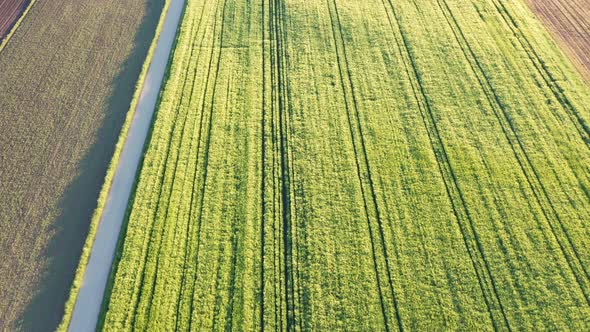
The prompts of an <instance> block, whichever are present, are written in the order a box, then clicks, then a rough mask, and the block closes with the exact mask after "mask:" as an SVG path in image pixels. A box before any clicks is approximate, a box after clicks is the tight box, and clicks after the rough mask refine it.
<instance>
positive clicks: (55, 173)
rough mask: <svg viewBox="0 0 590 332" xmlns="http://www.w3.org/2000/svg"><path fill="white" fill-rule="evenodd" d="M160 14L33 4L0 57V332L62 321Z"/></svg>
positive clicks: (154, 7)
mask: <svg viewBox="0 0 590 332" xmlns="http://www.w3.org/2000/svg"><path fill="white" fill-rule="evenodd" d="M163 4H164V0H123V1H117V0H105V1H94V0H51V1H50V0H38V1H37V2H36V3H35V5H34V6H33V7H32V9H31V10H30V11H29V12H28V13H27V15H26V17H25V18H24V20H23V21H22V22H21V24H20V26H19V28H18V29H17V30H16V32H15V34H14V35H13V36H12V37H11V40H10V43H8V44H7V45H6V47H5V48H4V49H3V50H2V51H0V68H2V69H1V70H0V96H1V98H0V110H1V112H0V130H1V132H2V135H0V165H1V167H0V230H2V231H1V232H0V331H5V330H10V331H13V330H25V331H37V330H43V331H49V330H54V329H55V328H56V327H57V325H58V324H59V322H60V320H61V318H62V314H63V308H64V303H65V301H66V299H67V296H68V293H69V289H70V287H71V283H72V279H73V276H74V273H75V270H76V267H77V264H78V260H79V257H80V254H81V250H82V247H83V244H84V241H85V238H86V234H87V232H88V227H89V223H90V219H91V216H92V213H93V211H94V209H95V207H96V201H97V198H98V194H99V191H100V188H101V186H102V184H103V180H104V177H105V174H106V170H107V167H108V164H109V162H110V159H111V157H112V154H113V151H114V149H115V143H116V141H117V139H118V135H119V132H120V129H121V126H122V125H123V121H124V119H125V116H126V113H127V111H128V109H129V104H130V101H131V99H132V97H133V93H134V91H135V85H136V81H137V79H138V76H139V73H140V71H141V68H142V65H143V62H144V59H145V57H146V54H147V51H148V48H149V45H150V43H151V41H152V39H153V36H154V33H155V28H156V25H157V23H158V20H159V17H160V14H161V10H162V7H163ZM0 16H2V15H0Z"/></svg>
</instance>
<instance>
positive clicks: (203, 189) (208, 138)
mask: <svg viewBox="0 0 590 332" xmlns="http://www.w3.org/2000/svg"><path fill="white" fill-rule="evenodd" d="M226 7H227V0H224V1H223V9H222V11H221V31H220V36H219V52H218V54H217V64H216V68H215V79H214V81H213V91H212V94H211V107H210V109H209V118H208V120H209V123H208V127H207V136H206V142H205V147H204V149H205V151H204V156H203V186H202V187H201V193H200V196H199V197H200V198H201V203H200V207H199V240H198V246H197V256H196V259H197V261H196V264H195V274H196V273H197V270H198V259H199V257H198V250H199V245H200V242H201V241H200V238H201V237H200V235H201V225H202V217H203V207H204V202H205V192H206V188H207V174H208V164H209V151H210V146H211V128H212V127H213V109H214V108H215V94H216V91H217V89H216V88H217V78H218V77H219V69H220V67H221V55H222V53H223V37H224V33H225V10H226ZM215 27H217V24H216V25H215ZM216 29H217V28H215V29H214V31H216ZM213 36H216V34H215V32H214V33H213ZM214 49H215V47H213V48H212V49H211V62H210V63H209V65H210V66H211V65H212V61H213V56H212V55H213V51H214ZM208 85H209V79H207V83H206V88H205V89H204V95H203V104H202V109H203V110H204V109H205V99H206V98H205V96H206V93H207V86H208ZM203 113H204V112H203ZM200 141H201V140H199V144H200ZM196 281H197V277H196V276H195V278H194V282H195V283H196ZM194 289H195V285H194V284H193V290H194ZM194 298H195V297H194V294H193V296H192V297H191V301H190V306H189V308H190V310H189V312H190V313H191V315H190V318H191V319H190V320H189V326H188V330H191V328H192V321H193V320H192V317H193V311H194Z"/></svg>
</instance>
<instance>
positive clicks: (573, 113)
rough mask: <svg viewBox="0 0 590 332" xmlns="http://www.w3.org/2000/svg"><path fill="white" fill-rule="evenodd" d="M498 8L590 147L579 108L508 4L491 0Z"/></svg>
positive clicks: (586, 127) (586, 128) (587, 146)
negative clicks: (553, 73) (508, 7)
mask: <svg viewBox="0 0 590 332" xmlns="http://www.w3.org/2000/svg"><path fill="white" fill-rule="evenodd" d="M489 1H490V2H491V3H492V4H493V5H494V7H495V8H496V10H497V11H498V14H499V15H500V17H502V21H503V22H504V23H505V24H506V26H507V27H508V28H509V29H510V31H511V32H512V34H513V35H514V37H516V40H518V43H519V45H520V46H521V47H522V49H523V50H524V51H525V53H526V54H527V57H528V58H529V60H530V61H531V63H532V64H533V66H534V67H535V69H536V70H537V72H538V73H539V75H540V76H541V77H542V79H543V81H544V83H545V85H546V86H547V87H548V88H549V90H551V92H552V93H553V96H554V97H555V99H557V101H558V102H559V104H561V105H562V107H563V108H564V110H565V111H566V114H567V115H568V117H569V119H570V121H571V122H572V124H573V125H574V127H575V128H576V130H577V131H578V134H579V135H580V138H581V139H582V141H584V143H586V148H588V149H590V127H589V126H588V124H587V123H586V121H585V120H584V118H582V116H581V115H580V113H579V112H578V110H577V109H576V108H575V107H574V105H572V103H571V102H570V100H569V98H568V97H567V96H566V95H565V92H564V90H563V88H562V87H561V86H560V85H559V83H558V81H557V79H556V78H555V77H554V76H553V75H552V74H551V72H550V71H549V68H547V65H546V64H545V62H544V61H543V60H542V59H541V57H540V56H539V54H538V53H537V52H536V51H535V48H534V47H533V46H532V44H531V42H530V41H529V40H528V39H527V37H526V36H525V35H524V34H523V33H522V31H520V29H519V28H518V23H516V20H515V19H514V17H513V16H512V15H511V14H510V12H509V11H508V9H507V8H506V6H505V5H504V4H503V3H502V2H498V1H497V0H489Z"/></svg>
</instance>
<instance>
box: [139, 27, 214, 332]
mask: <svg viewBox="0 0 590 332" xmlns="http://www.w3.org/2000/svg"><path fill="white" fill-rule="evenodd" d="M194 26H195V24H192V25H191V35H193V33H192V32H193V31H194ZM197 33H198V32H197ZM204 37H205V33H203V38H201V43H202V42H203V40H204ZM196 42H197V39H195V40H193V43H192V44H191V51H190V55H189V58H187V60H186V61H187V62H188V66H190V62H191V59H192V57H193V54H194V53H193V52H194V50H195V43H196ZM200 56H201V52H199V54H198V58H200ZM196 75H197V69H196V67H195V77H196ZM188 77H189V76H188V75H186V76H185V78H184V81H183V85H182V87H183V89H182V94H181V98H180V100H179V102H178V106H180V105H182V101H183V100H184V99H185V98H186V96H185V91H186V89H185V87H186V84H187V81H188ZM207 77H209V76H207ZM194 83H195V81H194V80H193V85H192V89H194ZM188 98H189V104H190V100H191V98H192V95H189V96H188ZM176 108H179V107H176ZM189 111H190V109H189V108H188V107H187V108H186V114H185V120H186V119H187V118H188V112H189ZM179 117H182V115H181V112H177V115H176V118H175V119H174V124H173V128H172V130H171V132H170V136H169V138H168V148H167V151H168V154H167V157H166V161H165V163H164V167H165V168H164V174H163V175H162V176H161V177H160V183H159V191H158V196H157V197H160V200H159V202H160V201H163V200H162V199H161V198H162V197H163V195H162V190H163V187H164V182H165V179H166V176H165V174H166V171H167V170H168V169H167V168H166V166H165V165H167V164H168V158H169V156H170V153H172V152H174V151H173V150H172V149H171V146H172V141H173V140H172V137H173V136H174V132H175V131H176V126H177V124H178V122H179ZM185 126H186V121H183V122H182V128H181V132H182V134H181V139H180V142H182V141H183V139H182V138H183V137H184V134H185ZM179 157H180V153H177V155H176V160H175V163H174V167H173V169H172V170H171V171H172V172H173V174H174V173H175V172H176V168H177V166H178V159H179ZM172 185H173V184H171V186H170V188H171V189H170V193H169V195H168V199H167V200H166V201H165V202H164V203H167V202H169V201H170V197H171V196H172ZM161 205H164V204H160V203H157V204H156V207H155V209H154V217H153V218H154V223H155V222H157V219H158V217H157V216H158V213H159V210H160V207H161ZM167 214H168V206H167V204H166V212H165V215H167ZM165 219H166V217H164V220H165ZM150 232H151V233H150V237H149V239H151V238H153V232H154V227H152V229H151V231H150ZM158 233H164V232H158ZM164 236H165V234H162V235H161V236H160V237H164ZM154 242H155V241H148V249H147V250H148V251H147V252H148V253H149V250H150V247H151V246H152V245H156V246H157V247H158V248H159V249H158V255H157V256H156V270H155V273H154V280H153V281H152V282H151V288H150V289H151V292H150V293H149V294H153V291H154V289H155V284H156V283H155V281H156V278H157V272H158V268H157V266H158V264H159V258H160V255H161V252H160V250H161V245H160V244H159V243H160V241H158V242H157V243H154ZM148 256H149V255H148V254H147V253H146V255H145V256H144V258H145V264H144V266H145V265H147V261H148ZM141 271H142V274H141V282H140V285H143V284H144V280H145V276H146V271H145V268H142V269H141ZM145 288H146V287H141V288H140V292H139V295H138V297H137V299H136V303H135V306H134V309H133V315H132V317H133V319H132V321H131V327H132V328H135V318H136V317H137V312H138V310H139V306H140V302H141V298H142V296H143V290H144V289H145ZM150 297H151V295H150ZM150 308H151V301H149V305H148V309H147V310H148V314H147V316H146V319H147V320H148V321H149V311H150V310H151V309H150ZM148 321H146V323H148Z"/></svg>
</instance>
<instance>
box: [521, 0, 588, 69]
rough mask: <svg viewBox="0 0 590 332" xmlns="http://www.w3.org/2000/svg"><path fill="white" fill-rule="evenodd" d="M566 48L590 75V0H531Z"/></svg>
mask: <svg viewBox="0 0 590 332" xmlns="http://www.w3.org/2000/svg"><path fill="white" fill-rule="evenodd" d="M528 2H529V3H530V5H531V8H532V9H533V11H534V12H535V13H536V14H537V15H539V17H540V18H541V20H542V21H543V23H545V25H546V26H547V27H548V28H549V29H550V30H551V32H552V33H553V34H554V35H555V36H556V37H557V38H559V39H560V40H561V41H562V43H563V44H565V45H564V46H565V48H566V51H568V53H569V54H570V55H571V56H572V57H573V59H574V61H575V62H577V63H578V64H579V67H580V68H581V70H582V72H583V74H584V75H585V76H586V78H590V2H589V1H588V0H528Z"/></svg>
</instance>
